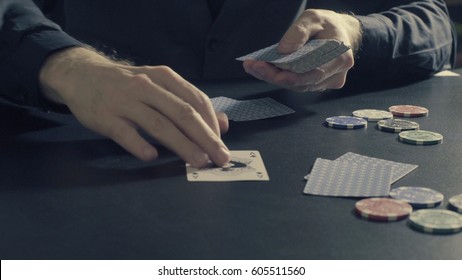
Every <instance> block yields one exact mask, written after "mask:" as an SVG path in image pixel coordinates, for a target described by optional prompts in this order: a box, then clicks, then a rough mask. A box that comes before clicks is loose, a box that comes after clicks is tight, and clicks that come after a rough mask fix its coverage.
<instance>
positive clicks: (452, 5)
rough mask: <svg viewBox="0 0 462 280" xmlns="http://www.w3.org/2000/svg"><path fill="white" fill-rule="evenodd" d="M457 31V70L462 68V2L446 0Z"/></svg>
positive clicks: (459, 0) (460, 0) (461, 0)
mask: <svg viewBox="0 0 462 280" xmlns="http://www.w3.org/2000/svg"><path fill="white" fill-rule="evenodd" d="M445 1H446V4H447V5H448V8H449V14H450V16H451V19H452V21H453V22H454V25H455V26H456V30H457V37H458V38H457V62H456V68H461V67H462V0H445Z"/></svg>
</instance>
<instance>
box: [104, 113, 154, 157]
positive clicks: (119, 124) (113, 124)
mask: <svg viewBox="0 0 462 280" xmlns="http://www.w3.org/2000/svg"><path fill="white" fill-rule="evenodd" d="M98 132H100V133H101V134H103V135H104V136H107V137H109V138H111V139H112V140H114V141H115V142H116V143H117V144H119V145H120V146H121V147H122V148H124V149H125V150H127V151H128V152H130V153H131V154H132V155H134V156H136V157H137V158H139V159H141V160H144V161H150V160H154V159H156V158H157V157H158V152H157V150H156V148H154V147H153V146H152V145H151V144H149V143H148V142H147V141H146V140H145V139H144V138H143V137H141V136H140V134H139V133H138V131H137V130H136V129H135V127H133V126H132V125H130V123H128V122H126V121H125V120H123V119H121V118H117V117H114V118H111V119H110V120H108V121H107V122H106V126H105V129H103V130H102V131H98Z"/></svg>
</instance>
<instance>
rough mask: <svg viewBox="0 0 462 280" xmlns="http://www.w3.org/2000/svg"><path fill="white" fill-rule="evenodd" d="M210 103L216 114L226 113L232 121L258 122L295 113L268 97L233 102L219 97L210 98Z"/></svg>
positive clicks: (233, 100)
mask: <svg viewBox="0 0 462 280" xmlns="http://www.w3.org/2000/svg"><path fill="white" fill-rule="evenodd" d="M211 101H212V105H213V108H214V109H215V111H216V112H224V113H226V115H228V118H229V119H230V120H233V121H252V120H260V119H267V118H273V117H278V116H283V115H287V114H292V113H295V111H294V110H292V109H290V108H289V107H287V106H285V105H283V104H281V103H279V102H277V101H275V100H274V99H272V98H269V97H265V98H258V99H250V100H235V99H232V98H228V97H223V96H220V97H215V98H212V99H211Z"/></svg>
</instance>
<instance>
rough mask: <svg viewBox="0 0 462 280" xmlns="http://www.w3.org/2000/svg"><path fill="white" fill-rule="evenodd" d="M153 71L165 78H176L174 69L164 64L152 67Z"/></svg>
mask: <svg viewBox="0 0 462 280" xmlns="http://www.w3.org/2000/svg"><path fill="white" fill-rule="evenodd" d="M154 69H155V71H156V72H157V74H158V75H162V76H163V77H165V78H176V77H177V74H176V72H175V71H173V69H172V68H170V67H169V66H166V65H160V66H156V67H154Z"/></svg>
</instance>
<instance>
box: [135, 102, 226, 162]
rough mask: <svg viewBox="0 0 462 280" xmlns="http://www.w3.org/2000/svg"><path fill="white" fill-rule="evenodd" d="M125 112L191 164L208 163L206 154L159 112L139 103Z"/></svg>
mask: <svg viewBox="0 0 462 280" xmlns="http://www.w3.org/2000/svg"><path fill="white" fill-rule="evenodd" d="M126 114H127V115H130V116H131V120H132V121H133V122H134V123H136V124H137V125H138V126H139V127H140V128H142V129H143V130H144V131H146V132H147V133H148V134H149V135H151V136H152V137H153V138H155V139H156V140H158V141H159V142H160V143H161V144H162V145H164V146H165V147H167V148H168V149H170V150H171V151H173V152H174V153H175V154H177V155H178V156H179V157H181V158H182V159H183V160H184V161H186V162H188V163H190V164H191V165H192V166H195V167H203V166H205V165H207V164H208V163H209V161H210V158H209V156H208V154H207V153H206V152H204V151H203V150H202V149H201V147H199V146H198V145H197V144H196V143H194V142H192V141H191V140H190V139H189V138H188V137H187V136H186V135H184V134H183V133H182V132H181V131H180V130H179V129H178V128H177V127H176V126H175V125H174V124H173V123H172V122H171V121H170V120H169V119H167V118H166V117H165V116H163V115H162V114H160V113H159V112H157V111H155V110H153V109H152V108H150V107H148V106H146V105H143V104H141V105H140V106H138V107H137V108H136V111H134V110H133V109H128V110H127V113H126ZM220 163H221V162H220ZM225 163H226V162H225ZM217 164H219V162H217Z"/></svg>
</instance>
